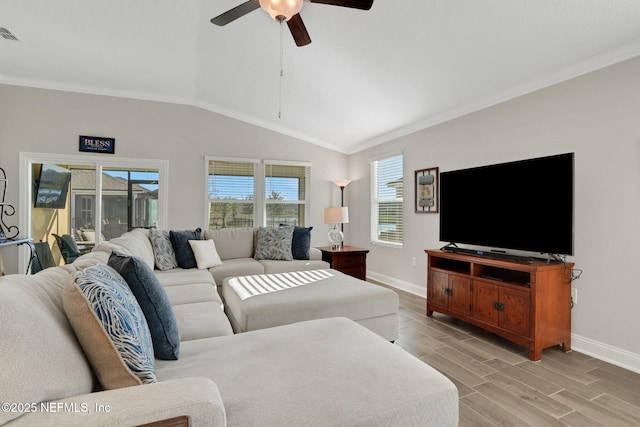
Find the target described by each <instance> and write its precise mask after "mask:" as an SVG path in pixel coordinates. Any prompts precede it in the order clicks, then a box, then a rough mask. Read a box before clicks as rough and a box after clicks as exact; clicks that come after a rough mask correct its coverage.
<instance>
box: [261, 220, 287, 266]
mask: <svg viewBox="0 0 640 427" xmlns="http://www.w3.org/2000/svg"><path fill="white" fill-rule="evenodd" d="M293 229H294V227H293V225H285V226H282V227H270V228H265V227H260V228H259V229H258V243H257V245H256V250H255V253H254V256H253V257H254V258H255V259H257V260H260V259H272V260H281V261H293V254H292V253H291V242H292V240H293Z"/></svg>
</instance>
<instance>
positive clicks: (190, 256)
mask: <svg viewBox="0 0 640 427" xmlns="http://www.w3.org/2000/svg"><path fill="white" fill-rule="evenodd" d="M169 239H170V240H171V245H172V246H173V251H174V252H175V253H176V261H178V267H180V268H196V267H198V263H197V262H196V256H195V255H194V253H193V249H191V245H190V244H189V240H202V229H201V228H196V229H195V230H193V231H192V230H182V231H176V230H170V231H169Z"/></svg>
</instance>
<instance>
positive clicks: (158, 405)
mask: <svg viewBox="0 0 640 427" xmlns="http://www.w3.org/2000/svg"><path fill="white" fill-rule="evenodd" d="M182 416H187V417H188V418H189V425H190V426H191V427H199V426H202V427H205V426H215V427H223V426H226V424H227V420H226V413H225V411H224V405H223V403H222V398H221V397H220V392H219V391H218V387H217V386H216V384H215V383H214V382H213V381H211V380H209V379H207V378H200V377H198V378H181V379H177V380H171V381H162V382H159V383H155V384H146V385H140V386H134V387H125V388H120V389H117V390H107V391H100V392H95V393H90V394H83V395H79V396H74V397H69V398H66V399H61V400H56V401H52V402H46V403H42V404H38V405H37V408H36V410H34V411H33V412H30V413H27V414H25V415H23V416H21V417H19V418H17V419H15V420H14V421H13V424H12V426H14V425H15V426H22V425H24V426H27V425H30V426H32V425H52V426H53V425H64V426H88V425H92V426H137V425H141V424H148V423H154V422H157V421H164V420H170V419H173V418H179V417H182ZM169 425H172V424H169Z"/></svg>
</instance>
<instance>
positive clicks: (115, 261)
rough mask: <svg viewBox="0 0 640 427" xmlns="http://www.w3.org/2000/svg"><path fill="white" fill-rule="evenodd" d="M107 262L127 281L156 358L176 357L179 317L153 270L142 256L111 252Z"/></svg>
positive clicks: (175, 358)
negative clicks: (143, 318) (149, 334)
mask: <svg viewBox="0 0 640 427" xmlns="http://www.w3.org/2000/svg"><path fill="white" fill-rule="evenodd" d="M108 265H109V266H110V267H113V269H114V270H116V271H117V272H118V273H119V274H120V275H121V276H122V278H123V279H124V280H125V281H126V282H127V285H129V288H130V289H131V292H132V293H133V296H134V297H136V300H137V301H138V304H139V305H140V308H141V309H142V312H143V313H144V317H145V319H146V320H147V325H149V332H150V333H151V341H152V342H153V352H154V354H155V356H156V357H157V358H158V359H163V360H177V359H178V355H179V353H180V331H179V330H178V321H177V320H176V316H175V314H174V312H173V307H172V306H171V303H170V302H169V296H168V295H167V291H165V290H164V288H163V287H162V285H161V284H160V281H158V278H157V277H156V275H155V274H154V273H153V270H151V268H150V267H149V266H148V265H147V263H146V262H144V260H143V259H142V258H139V257H136V256H129V255H124V254H121V253H118V252H111V255H110V256H109V261H108Z"/></svg>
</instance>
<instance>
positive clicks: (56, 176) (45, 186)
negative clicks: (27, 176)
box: [34, 165, 71, 209]
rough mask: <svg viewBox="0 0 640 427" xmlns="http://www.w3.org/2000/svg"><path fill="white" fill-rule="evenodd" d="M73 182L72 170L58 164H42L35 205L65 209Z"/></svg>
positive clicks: (37, 206)
mask: <svg viewBox="0 0 640 427" xmlns="http://www.w3.org/2000/svg"><path fill="white" fill-rule="evenodd" d="M70 182H71V171H70V170H69V169H65V168H63V167H62V166H58V165H42V168H41V169H40V177H39V178H38V180H37V181H36V183H37V187H36V197H35V203H34V207H36V208H49V209H64V207H65V205H66V203H67V193H68V192H69V184H70Z"/></svg>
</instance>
